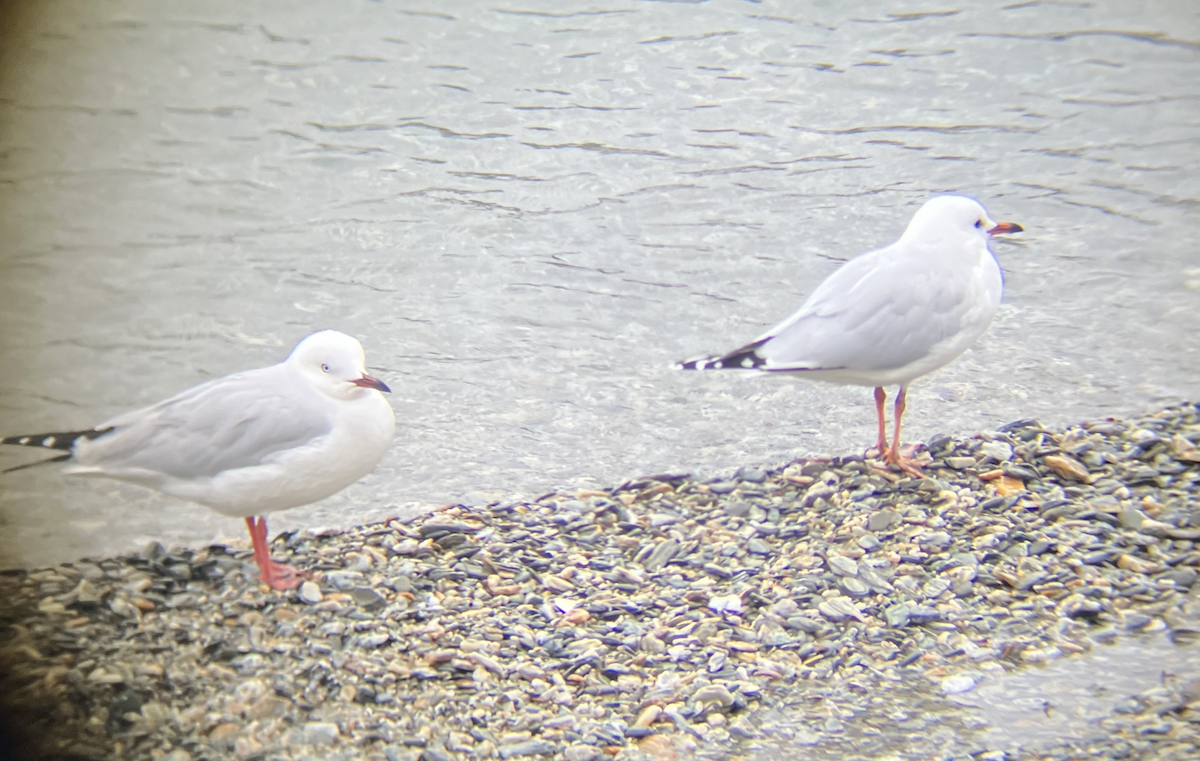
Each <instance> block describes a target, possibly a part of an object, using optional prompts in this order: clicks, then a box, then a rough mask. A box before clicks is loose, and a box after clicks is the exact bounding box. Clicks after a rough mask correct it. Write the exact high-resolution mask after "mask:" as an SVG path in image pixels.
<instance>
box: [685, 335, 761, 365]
mask: <svg viewBox="0 0 1200 761" xmlns="http://www.w3.org/2000/svg"><path fill="white" fill-rule="evenodd" d="M763 343H765V341H755V342H754V343H752V344H747V345H745V346H743V347H742V348H740V349H737V350H735V351H731V352H729V353H728V354H724V355H720V356H716V355H714V356H711V357H701V358H699V359H689V360H687V361H686V362H680V363H678V364H677V365H675V369H676V370H759V369H761V368H762V367H763V365H765V364H766V363H767V360H766V359H765V358H764V357H760V356H759V355H758V347H760V346H762V345H763Z"/></svg>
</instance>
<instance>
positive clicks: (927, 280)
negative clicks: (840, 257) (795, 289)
mask: <svg viewBox="0 0 1200 761" xmlns="http://www.w3.org/2000/svg"><path fill="white" fill-rule="evenodd" d="M888 254H889V249H881V250H879V251H873V252H871V253H869V254H864V255H863V256H860V257H858V258H856V259H852V260H851V261H850V262H848V263H846V264H845V265H843V266H842V268H841V269H839V270H838V271H837V272H835V273H833V275H831V276H830V277H829V278H828V279H826V280H825V281H824V282H823V283H821V285H820V286H819V287H818V288H817V290H816V291H814V292H813V294H812V296H811V297H809V299H808V301H806V302H805V304H804V306H802V307H801V308H800V310H799V311H797V312H796V313H795V314H793V315H792V316H791V317H789V318H788V319H787V320H785V321H784V322H782V323H780V324H779V325H777V326H776V327H775V328H773V329H772V330H771V331H769V332H768V333H767V334H766V335H765V336H763V337H762V338H760V339H759V340H760V341H761V342H762V343H761V344H760V345H759V347H758V348H757V350H756V353H757V354H758V355H759V356H760V357H762V358H763V359H764V360H765V364H764V367H763V368H762V369H765V370H787V369H793V370H800V369H804V370H837V369H849V370H889V369H894V368H899V367H904V366H905V365H907V364H909V363H910V362H914V361H916V360H918V359H921V358H922V357H924V356H925V355H926V354H928V353H929V351H930V349H931V348H932V347H933V346H935V345H936V344H938V343H939V342H941V341H943V340H945V339H947V338H950V337H951V336H953V335H955V334H956V333H957V332H958V331H959V330H960V328H961V324H962V316H963V311H964V307H963V304H962V293H963V290H964V288H965V287H966V283H965V277H964V276H966V275H969V273H949V272H945V271H938V270H937V268H936V267H935V266H932V265H928V264H926V265H923V264H922V263H921V262H920V261H919V260H915V259H914V258H911V257H904V258H903V259H900V258H899V257H895V256H889V255H888ZM764 339H765V340H764Z"/></svg>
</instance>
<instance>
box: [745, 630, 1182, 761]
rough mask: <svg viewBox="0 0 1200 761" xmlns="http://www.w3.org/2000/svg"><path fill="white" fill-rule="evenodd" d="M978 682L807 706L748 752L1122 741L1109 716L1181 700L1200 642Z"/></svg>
mask: <svg viewBox="0 0 1200 761" xmlns="http://www.w3.org/2000/svg"><path fill="white" fill-rule="evenodd" d="M974 676H975V677H976V678H977V679H978V680H979V681H978V684H977V686H976V687H975V688H974V689H971V690H969V691H966V692H963V693H960V694H954V695H943V694H942V693H941V691H940V689H939V685H938V683H936V682H931V681H929V680H927V679H925V678H923V677H914V678H913V679H912V680H908V681H905V682H902V683H898V684H895V685H891V686H889V688H888V689H887V691H886V694H882V695H880V696H878V697H877V699H876V701H875V702H876V703H878V705H877V706H875V707H873V708H872V710H869V711H862V712H858V713H855V712H853V711H847V710H845V708H844V707H843V706H838V705H837V702H836V701H821V700H820V699H819V698H818V699H816V700H813V699H807V700H802V701H799V702H797V703H796V704H795V705H789V706H788V707H787V708H784V709H783V715H785V716H786V719H787V723H788V724H789V725H790V726H789V727H788V729H786V730H784V731H783V732H776V733H775V736H774V737H770V738H767V739H764V740H761V741H757V742H754V743H752V745H753V748H752V749H751V750H750V751H749V756H750V757H751V758H754V759H755V760H756V761H771V760H773V759H778V760H779V761H784V760H785V759H795V758H806V759H826V758H827V759H831V760H832V759H843V758H866V759H870V758H883V759H893V760H898V759H914V760H915V759H929V758H952V757H957V758H962V757H965V756H967V755H978V754H980V753H983V752H986V751H1002V752H1004V753H1007V754H1009V757H1013V758H1016V757H1020V758H1024V757H1027V756H1030V754H1036V753H1038V752H1045V751H1050V750H1051V749H1052V748H1054V747H1055V746H1059V745H1066V744H1071V743H1087V742H1104V741H1107V742H1109V743H1113V742H1115V740H1116V738H1114V737H1113V726H1112V725H1111V724H1109V723H1106V721H1105V720H1109V719H1112V718H1114V717H1117V718H1120V717H1121V716H1122V715H1137V714H1141V713H1142V712H1143V711H1144V710H1146V705H1149V706H1150V707H1151V709H1152V708H1153V707H1154V706H1156V705H1157V706H1165V705H1168V704H1173V701H1172V699H1171V698H1170V696H1171V694H1172V692H1173V688H1174V687H1175V686H1177V685H1181V684H1184V683H1186V682H1187V681H1189V680H1194V679H1197V678H1200V644H1197V642H1196V641H1195V640H1194V639H1184V638H1179V639H1178V641H1177V642H1176V641H1173V640H1172V639H1171V638H1170V637H1167V636H1162V635H1159V636H1142V637H1126V638H1120V639H1115V640H1112V641H1111V642H1109V643H1107V644H1103V645H1097V646H1096V647H1095V648H1094V649H1092V650H1091V651H1089V652H1087V653H1084V654H1082V655H1078V656H1074V657H1069V658H1061V659H1057V660H1050V661H1045V662H1042V663H1037V664H1031V665H1026V666H1025V667H1023V668H1020V669H1018V670H1015V671H1010V672H1002V671H1001V672H997V671H989V672H987V673H976V674H975V675H974ZM1143 700H1144V701H1145V705H1143V703H1142V702H1141V701H1143ZM1150 712H1152V710H1151V711H1150ZM835 717H839V718H835ZM831 718H834V724H833V725H832V726H833V727H834V729H833V731H830V726H831V725H830V723H829V722H830V719H831ZM1141 725H1142V726H1143V727H1144V726H1145V721H1144V720H1143V721H1142V722H1141ZM781 734H782V735H786V737H782V738H780V737H779V735H781ZM797 746H802V747H803V751H802V755H797Z"/></svg>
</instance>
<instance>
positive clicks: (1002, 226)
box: [988, 222, 1025, 235]
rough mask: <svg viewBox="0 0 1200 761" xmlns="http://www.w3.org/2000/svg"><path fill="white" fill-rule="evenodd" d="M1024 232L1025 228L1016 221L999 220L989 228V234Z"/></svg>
mask: <svg viewBox="0 0 1200 761" xmlns="http://www.w3.org/2000/svg"><path fill="white" fill-rule="evenodd" d="M1022 232H1025V228H1024V227H1021V226H1020V225H1018V224H1017V223H1016V222H997V223H996V226H995V227H993V228H992V229H991V230H988V235H1008V234H1009V233H1022Z"/></svg>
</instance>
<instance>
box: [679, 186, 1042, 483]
mask: <svg viewBox="0 0 1200 761" xmlns="http://www.w3.org/2000/svg"><path fill="white" fill-rule="evenodd" d="M1022 230H1023V228H1022V227H1021V226H1020V225H1018V224H1015V223H1013V222H993V221H992V220H991V219H990V218H989V217H988V214H987V211H986V210H985V209H984V208H983V206H981V205H980V204H979V202H977V201H975V200H974V199H971V198H967V197H965V196H957V195H945V196H937V197H935V198H931V199H930V200H928V201H926V202H925V205H923V206H922V207H921V208H920V209H918V210H917V213H916V214H914V215H913V218H912V221H911V222H909V223H908V229H906V230H905V231H904V234H903V235H901V236H900V240H898V241H896V242H895V243H893V244H892V245H890V246H887V247H886V248H881V249H879V250H877V251H871V252H869V253H866V254H863V255H862V256H859V257H856V258H854V259H851V260H850V261H848V262H846V263H845V264H844V265H842V267H841V268H840V269H838V270H837V271H836V272H834V273H833V274H832V275H830V276H829V277H828V278H826V279H825V281H824V282H822V283H821V284H820V285H819V286H817V289H816V290H815V291H813V293H812V295H811V296H809V297H808V300H807V301H805V302H804V306H802V307H800V310H799V311H797V312H796V313H795V314H793V315H792V316H791V317H789V318H787V319H786V320H784V321H783V322H781V323H779V324H778V325H776V326H775V327H774V328H771V329H770V330H768V331H767V332H766V333H764V334H763V335H762V336H760V337H759V338H757V339H756V340H755V341H754V342H753V343H749V344H747V345H745V346H743V347H741V348H740V349H736V350H734V351H731V352H729V353H727V354H724V355H720V356H711V357H704V358H701V359H693V360H688V361H686V362H682V363H680V364H679V365H677V366H676V367H678V368H679V369H682V370H723V369H746V370H758V371H761V372H772V373H790V374H794V375H798V376H801V377H805V378H811V379H813V380H821V381H828V382H830V383H840V384H847V385H855V386H874V387H875V410H876V415H877V416H878V418H879V435H878V439H877V441H876V444H875V446H876V448H877V449H878V451H879V454H880V456H881V457H885V458H886V460H887V462H888V464H890V465H894V466H895V467H897V468H900V469H901V470H903V471H905V472H908V473H911V474H912V475H915V476H918V477H920V476H921V471H920V470H919V469H918V468H917V467H916V465H915V464H913V463H912V462H911V461H910V460H909V459H908V458H907V457H905V456H903V455H901V454H900V419H901V417H903V415H904V403H905V396H906V395H907V391H908V386H909V385H910V384H911V383H912V382H913V381H914V380H916V379H917V378H919V377H921V376H922V375H926V374H928V373H931V372H933V371H934V370H937V369H938V368H940V367H942V366H943V365H945V364H947V363H948V362H950V360H952V359H954V358H955V357H957V356H958V355H959V354H962V353H963V352H964V351H966V350H967V348H968V347H970V346H971V344H973V343H974V342H975V339H977V338H979V336H981V335H982V334H983V332H984V331H985V330H987V327H988V325H989V324H990V323H991V321H992V317H993V316H994V315H995V314H996V309H997V308H999V306H1000V294H1001V290H1002V288H1003V278H1002V277H1001V275H1000V266H999V265H998V264H997V263H996V258H995V257H994V256H993V255H992V252H991V251H990V250H989V249H988V240H989V236H992V235H1000V234H1002V233H1017V232H1021V231H1022ZM884 386H899V387H900V389H899V393H898V394H897V395H896V410H895V433H894V435H893V437H892V445H891V447H888V445H887V434H886V431H887V425H886V419H885V414H884V402H886V401H887V392H886V391H884Z"/></svg>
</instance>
